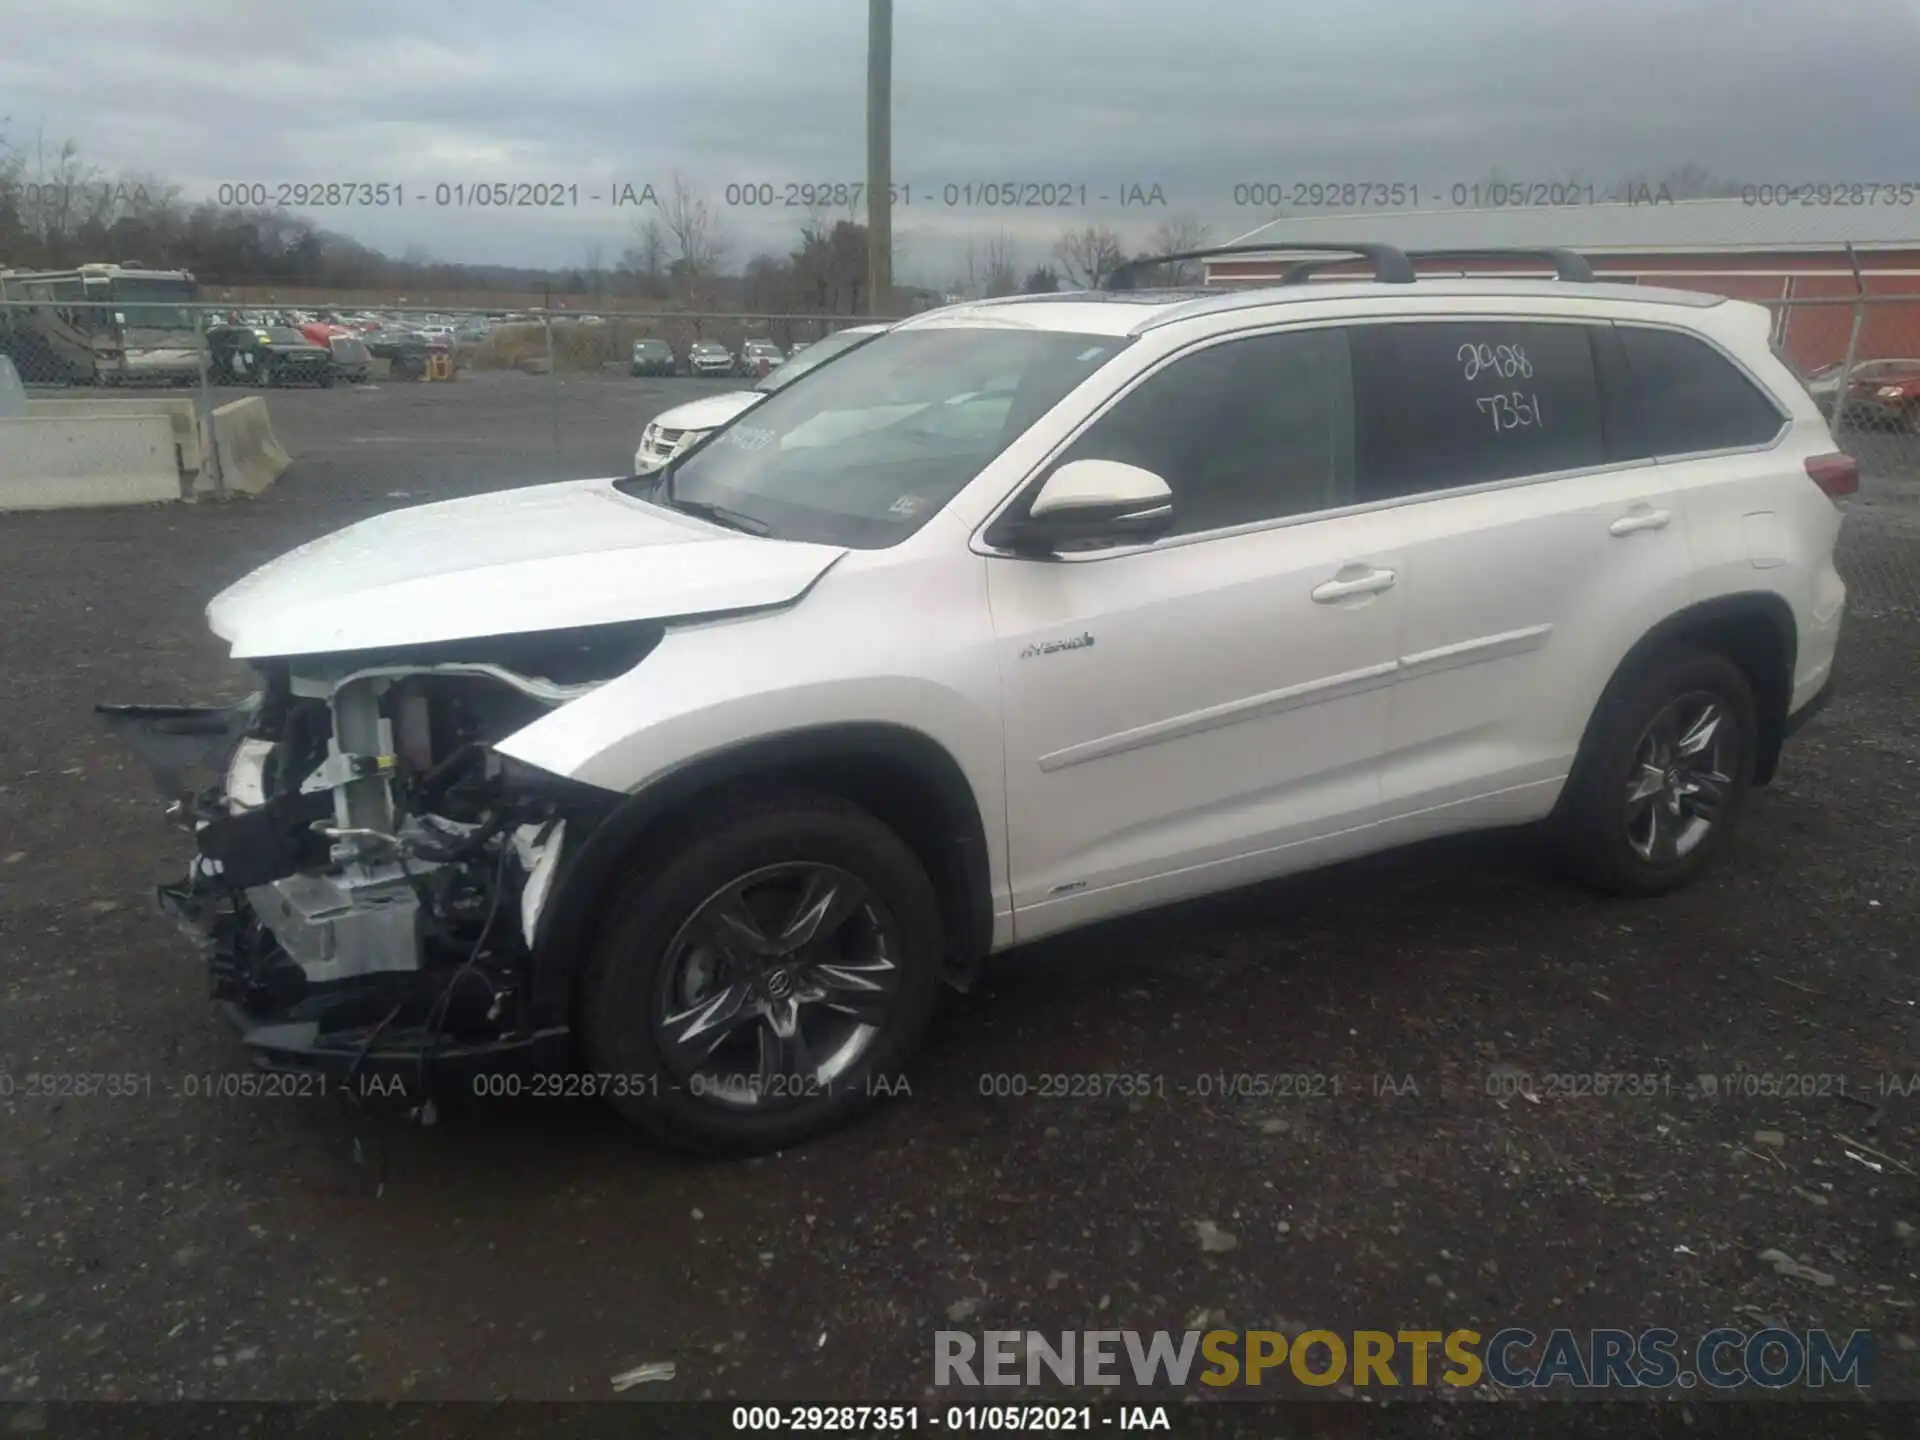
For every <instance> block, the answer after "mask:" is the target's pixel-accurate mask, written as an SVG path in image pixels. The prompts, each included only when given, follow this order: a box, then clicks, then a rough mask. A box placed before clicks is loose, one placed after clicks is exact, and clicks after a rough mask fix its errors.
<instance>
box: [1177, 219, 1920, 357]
mask: <svg viewBox="0 0 1920 1440" xmlns="http://www.w3.org/2000/svg"><path fill="white" fill-rule="evenodd" d="M1881 193H1882V194H1885V193H1886V192H1885V191H1882V192H1881ZM1341 240H1348V241H1352V240H1374V241H1380V242H1382V243H1384V244H1388V245H1394V246H1398V247H1399V248H1400V249H1402V250H1469V249H1506V248H1518V249H1529V248H1538V247H1543V246H1564V247H1565V248H1567V249H1570V250H1577V251H1579V252H1580V253H1581V254H1582V255H1584V256H1586V257H1587V259H1588V261H1589V262H1590V263H1591V264H1592V266H1593V269H1594V273H1595V274H1596V275H1597V276H1599V278H1601V279H1603V280H1608V281H1616V282H1626V283H1630V284H1642V285H1663V286H1669V287H1672V288H1675V289H1681V290H1703V291H1707V292H1709V293H1712V294H1716V295H1726V296H1729V297H1731V298H1733V299H1738V300H1757V301H1761V302H1763V303H1766V304H1768V305H1769V306H1771V307H1772V308H1773V310H1774V315H1775V329H1774V334H1775V336H1776V338H1777V339H1778V340H1779V341H1780V343H1781V344H1782V345H1783V347H1784V348H1785V350H1786V352H1787V354H1788V355H1790V356H1791V357H1792V358H1793V360H1794V361H1795V362H1796V363H1797V364H1799V365H1800V366H1801V367H1803V368H1804V369H1806V370H1812V369H1817V368H1818V367H1819V366H1822V365H1826V364H1830V363H1831V362H1833V361H1835V360H1839V359H1841V358H1842V357H1843V356H1844V355H1845V354H1846V349H1847V337H1848V334H1849V333H1850V331H1851V329H1852V325H1853V310H1854V307H1853V306H1852V305H1851V304H1825V305H1813V304H1806V303H1803V302H1806V301H1812V300H1823V299H1824V300H1850V299H1852V297H1854V296H1855V295H1856V294H1858V293H1859V288H1860V287H1864V289H1865V292H1866V294H1867V295H1868V296H1878V295H1898V296H1905V297H1910V298H1909V299H1908V300H1906V301H1905V302H1904V303H1903V302H1901V301H1893V302H1882V303H1877V304H1869V305H1867V306H1866V309H1865V319H1864V321H1863V323H1862V326H1861V330H1860V346H1859V356H1858V358H1861V359H1876V358H1885V357H1894V356H1902V357H1904V356H1920V194H1916V195H1915V196H1914V197H1913V203H1911V204H1909V205H1905V206H1901V205H1898V204H1890V203H1882V204H1879V205H1858V206H1840V205H1829V206H1812V205H1794V206H1782V205H1761V204H1748V203H1745V202H1744V201H1741V200H1737V199H1735V200H1682V201H1673V202H1667V203H1659V204H1655V203H1645V202H1643V203H1639V204H1624V203H1616V204H1604V205H1568V206H1561V207H1544V206H1543V207H1530V208H1524V209H1523V208H1519V207H1511V208H1506V209H1499V210H1465V209H1462V210H1424V211H1414V210H1408V211H1398V212H1386V213H1380V214H1371V215H1354V214H1339V215H1311V216H1290V217H1286V218H1283V219H1279V220H1273V221H1270V222H1268V223H1267V224H1265V225H1262V226H1260V227H1259V228H1257V229H1254V230H1250V231H1248V232H1247V233H1246V234H1244V235H1241V236H1238V237H1237V238H1236V239H1235V240H1234V241H1232V242H1231V243H1233V244H1241V245H1255V244H1260V243H1262V242H1272V243H1274V244H1284V245H1287V246H1290V247H1291V246H1301V247H1309V248H1310V247H1311V246H1312V245H1313V244H1314V243H1315V242H1316V241H1319V242H1321V243H1332V242H1337V241H1341ZM1849 246H1850V247H1851V255H1849ZM1292 258H1297V257H1292ZM1290 263H1292V259H1291V258H1288V257H1279V258H1275V259H1271V260H1269V259H1264V258H1261V257H1258V256H1255V257H1252V258H1249V259H1246V260H1237V259H1222V260H1218V261H1212V262H1209V263H1208V265H1207V282H1208V283H1209V284H1218V285H1233V284H1246V283H1249V282H1254V281H1272V280H1275V279H1277V278H1279V276H1280V274H1281V272H1282V271H1284V270H1285V269H1286V267H1287V266H1288V265H1289V264H1290ZM1855 264H1857V265H1858V267H1859V274H1860V286H1859V287H1857V286H1856V283H1855V278H1854V266H1855ZM1418 268H1419V269H1420V271H1421V273H1423V274H1435V275H1441V274H1446V275H1463V274H1474V275H1487V276H1516V277H1517V276H1532V275H1538V276H1550V275H1551V274H1552V273H1553V272H1552V270H1551V268H1550V267H1547V266H1544V265H1538V266H1536V265H1529V264H1527V263H1524V262H1514V261H1501V262H1450V263H1446V264H1429V263H1420V264H1419V265H1418ZM1365 273H1366V270H1365V267H1359V268H1353V267H1337V268H1336V267H1330V268H1329V269H1328V270H1326V271H1324V272H1322V273H1321V274H1320V275H1319V276H1317V277H1316V278H1324V279H1338V278H1341V277H1343V276H1353V275H1359V274H1365Z"/></svg>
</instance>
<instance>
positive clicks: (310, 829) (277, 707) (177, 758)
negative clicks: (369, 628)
mask: <svg viewBox="0 0 1920 1440" xmlns="http://www.w3.org/2000/svg"><path fill="white" fill-rule="evenodd" d="M629 638H630V639H631V638H638V639H639V641H640V650H639V653H644V650H645V649H646V648H650V645H649V644H648V642H647V637H645V636H639V637H629ZM519 658H522V659H523V663H524V661H525V660H527V659H531V660H534V662H535V663H536V664H537V665H538V668H539V669H540V670H544V671H547V672H549V674H539V673H533V666H532V665H527V666H526V668H520V667H518V666H511V667H510V666H509V665H506V664H502V663H496V662H493V661H487V660H476V659H472V658H467V657H465V656H458V655H454V656H447V655H440V656H425V655H421V656H407V657H389V656H380V657H368V656H364V655H362V656H357V657H315V658H313V659H303V660H298V661H294V662H269V663H264V664H260V665H258V666H257V667H256V668H257V670H258V671H259V673H260V675H261V678H262V680H263V682H264V687H263V688H262V689H261V690H260V691H259V692H258V693H257V694H255V695H254V696H252V697H250V698H249V699H248V700H247V701H244V702H242V703H241V704H240V705H237V706H232V707H227V708H225V709H187V708H179V707H152V706H102V707H100V708H101V710H102V712H103V713H104V714H105V715H106V716H107V718H108V720H109V722H110V723H112V724H114V725H115V726H116V727H117V728H120V729H122V730H123V731H124V732H125V734H126V738H127V739H128V741H129V743H130V744H131V745H132V746H133V748H134V749H135V750H136V751H138V752H139V753H140V754H141V755H142V757H143V758H144V759H146V760H147V761H148V764H149V767H150V768H151V769H152V770H153V771H154V773H155V775H156V777H157V778H159V780H160V781H161V784H162V787H163V789H166V790H167V791H169V792H170V795H171V796H172V798H173V800H174V804H173V806H172V808H171V810H170V812H169V813H170V814H171V815H172V816H173V818H174V819H175V820H176V821H177V822H179V823H180V824H181V825H182V827H183V828H186V829H189V830H191V832H192V833H193V835H194V838H195V843H196V851H197V853H196V854H195V855H194V857H193V859H192V861H191V863H190V865H189V869H188V876H187V879H186V880H185V882H183V883H181V884H176V885H168V886H162V887H161V889H160V899H161V903H162V905H163V906H164V907H165V908H166V909H167V910H168V911H170V912H171V913H172V914H174V915H175V916H176V917H177V918H179V919H180V920H182V921H184V922H187V923H188V924H189V925H190V927H191V928H192V929H194V930H195V931H197V932H199V933H200V934H201V935H202V936H204V937H205V938H206V939H207V942H208V948H209V966H210V972H211V980H212V989H213V993H214V997H215V998H216V999H218V1000H220V1001H222V1002H225V1003H226V1004H227V1005H228V1006H229V1007H230V1009H231V1010H232V1011H233V1012H234V1018H235V1019H236V1020H237V1021H238V1022H239V1023H240V1025H241V1028H242V1029H243V1031H245V1032H246V1036H247V1039H248V1041H249V1043H250V1044H253V1045H254V1046H255V1047H256V1049H257V1050H258V1051H262V1052H266V1054H265V1056H264V1058H267V1059H269V1060H272V1061H279V1062H289V1061H290V1062H292V1063H311V1062H314V1061H324V1060H326V1059H328V1058H334V1059H338V1058H340V1057H341V1056H343V1055H344V1056H351V1057H354V1063H355V1064H356V1065H358V1064H359V1063H360V1062H361V1061H364V1060H366V1059H367V1058H369V1057H371V1056H374V1055H376V1053H377V1054H378V1055H379V1056H382V1057H385V1058H386V1059H387V1060H389V1061H391V1060H393V1059H394V1058H396V1057H399V1058H414V1059H417V1060H418V1063H419V1064H420V1065H421V1067H422V1068H424V1066H425V1065H426V1063H427V1062H428V1061H429V1060H434V1061H435V1062H440V1061H445V1060H449V1059H457V1058H459V1057H460V1056H462V1055H463V1054H466V1053H467V1052H469V1051H486V1050H489V1049H498V1048H499V1047H501V1046H503V1045H505V1046H513V1045H522V1044H528V1043H533V1042H537V1041H539V1040H541V1039H543V1038H548V1039H550V1038H553V1037H555V1036H556V1035H558V1036H562V1037H563V1036H564V1027H563V1025H559V1024H555V1023H554V1017H552V1016H548V1015H542V1014H539V1013H537V1007H536V1006H535V1005H534V1003H533V996H532V989H533V987H532V984H531V979H532V959H533V952H534V945H535V937H536V933H537V932H536V925H537V921H538V918H539V914H540V911H541V907H542V905H543V904H544V902H545V900H546V897H547V895H548V894H549V893H550V889H551V886H552V882H553V879H554V875H555V872H556V868H557V867H558V865H559V862H560V859H561V856H562V854H563V852H564V851H565V849H566V847H567V844H568V840H569V828H570V826H571V828H572V829H573V830H574V831H575V832H578V831H579V830H580V828H581V827H582V826H583V825H585V826H590V825H591V824H592V823H593V819H594V818H595V817H594V815H593V814H592V813H591V812H592V810H593V808H594V807H592V806H588V807H587V808H586V810H584V811H583V810H582V809H581V807H580V806H578V805H577V804H570V803H569V797H568V795H567V794H566V793H565V791H564V788H563V787H564V782H561V784H560V785H558V786H556V785H553V784H546V783H543V782H545V781H552V780H554V777H550V776H545V775H544V774H543V772H538V771H533V770H530V769H529V767H525V766H520V765H517V764H516V763H515V762H514V761H511V760H509V759H506V758H505V757H503V756H501V755H499V754H497V753H496V752H495V751H494V750H493V749H492V746H493V745H494V744H496V743H497V742H499V741H501V740H503V739H505V738H506V737H507V736H509V735H512V734H514V733H515V732H516V731H519V730H521V729H523V728H525V727H526V726H527V725H529V724H531V723H533V722H534V721H536V720H538V719H539V718H540V717H541V716H543V715H545V714H547V713H548V712H550V711H551V710H553V709H555V708H557V707H559V706H562V705H565V704H566V703H568V702H569V701H570V700H572V699H575V698H578V697H579V696H581V695H584V694H586V693H588V692H589V691H591V690H593V689H595V688H596V687H597V686H598V685H599V684H601V683H603V681H604V680H605V679H606V678H609V677H610V675H611V674H615V673H620V672H621V671H624V670H625V669H627V668H630V667H631V665H632V664H633V663H637V658H638V656H637V654H636V653H634V651H633V647H632V646H631V644H628V645H617V646H612V647H609V646H606V645H604V644H596V645H593V646H587V647H580V646H575V647H563V648H560V649H558V650H554V651H552V652H550V653H547V654H544V655H539V656H535V657H519ZM549 675H551V676H553V677H555V678H549ZM196 770H200V771H207V772H209V773H208V774H205V775H200V776H193V777H192V778H190V776H191V772H194V771H196ZM196 780H197V781H199V782H202V783H195V781H196ZM205 782H210V783H205Z"/></svg>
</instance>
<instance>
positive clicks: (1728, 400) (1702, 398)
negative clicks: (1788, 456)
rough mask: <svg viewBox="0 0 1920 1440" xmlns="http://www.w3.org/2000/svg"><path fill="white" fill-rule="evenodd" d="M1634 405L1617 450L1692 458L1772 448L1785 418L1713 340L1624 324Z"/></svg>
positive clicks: (1625, 411)
mask: <svg viewBox="0 0 1920 1440" xmlns="http://www.w3.org/2000/svg"><path fill="white" fill-rule="evenodd" d="M1616 333H1617V334H1618V335H1619V337H1620V346H1621V351H1622V354H1623V356H1624V359H1625V368H1626V374H1625V376H1624V377H1623V379H1624V381H1625V384H1626V387H1627V403H1626V405H1625V406H1623V407H1621V420H1622V422H1623V425H1622V427H1621V429H1620V433H1619V434H1617V435H1616V436H1615V437H1614V439H1615V445H1616V453H1617V454H1619V455H1621V456H1626V457H1635V456H1645V455H1688V454H1695V453H1698V452H1700V451H1704V450H1732V449H1737V448H1740V447H1742V446H1747V445H1765V444H1766V443H1767V442H1768V441H1770V440H1772V439H1773V437H1774V436H1775V435H1777V434H1779V432H1780V426H1781V425H1782V424H1783V423H1784V421H1785V417H1784V416H1783V415H1781V413H1780V411H1779V410H1778V409H1777V408H1775V406H1774V403H1773V401H1772V400H1770V399H1768V398H1767V396H1766V394H1765V393H1764V392H1762V391H1761V389H1760V388H1759V387H1758V386H1757V385H1755V384H1754V383H1753V381H1751V380H1749V379H1748V378H1747V377H1746V376H1745V375H1744V374H1742V373H1741V372H1740V370H1739V369H1738V368H1737V367H1736V366H1735V365H1734V364H1733V362H1732V361H1730V360H1728V359H1727V358H1726V356H1724V355H1722V354H1721V353H1720V352H1719V351H1717V350H1715V349H1714V348H1713V347H1712V346H1711V345H1708V344H1707V343H1706V342H1705V341H1702V340H1697V339H1695V338H1694V337H1693V336H1691V335H1683V334H1680V333H1679V332H1678V331H1674V330H1650V329H1646V328H1644V327H1642V326H1635V325H1621V326H1618V327H1616Z"/></svg>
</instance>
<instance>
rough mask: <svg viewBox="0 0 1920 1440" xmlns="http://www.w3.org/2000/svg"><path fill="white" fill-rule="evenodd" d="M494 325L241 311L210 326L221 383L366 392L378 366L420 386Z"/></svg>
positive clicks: (439, 318)
mask: <svg viewBox="0 0 1920 1440" xmlns="http://www.w3.org/2000/svg"><path fill="white" fill-rule="evenodd" d="M495 323H496V321H495V319H494V318H493V317H487V318H484V319H483V318H480V317H475V316H448V315H400V314H379V313H373V312H359V313H344V312H340V311H332V310H321V311H309V310H253V309H235V310H230V311H227V312H226V313H225V314H221V313H219V312H217V311H215V312H209V313H208V315H207V318H206V331H207V340H208V347H209V353H210V364H211V367H212V370H213V375H214V378H215V380H216V381H219V382H221V383H225V384H237V385H247V384H254V385H278V384H297V383H308V384H315V385H332V384H335V383H340V382H344V383H347V384H362V383H364V382H365V381H366V380H368V379H369V378H370V377H371V375H372V373H373V362H374V361H375V360H385V361H387V362H389V373H390V374H391V375H392V376H393V377H394V378H395V379H402V380H406V379H419V378H420V377H421V376H423V375H425V374H426V373H427V361H428V359H429V358H430V357H431V356H433V355H435V354H449V353H451V351H452V350H453V347H454V346H455V345H470V344H478V343H479V342H480V341H482V340H484V339H486V337H487V335H488V334H489V333H490V332H491V330H492V327H493V325H494V324H495Z"/></svg>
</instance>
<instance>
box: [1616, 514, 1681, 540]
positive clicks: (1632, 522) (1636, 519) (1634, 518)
mask: <svg viewBox="0 0 1920 1440" xmlns="http://www.w3.org/2000/svg"><path fill="white" fill-rule="evenodd" d="M1671 519H1673V512H1672V511H1671V510H1635V511H1633V512H1632V513H1631V514H1628V515H1622V516H1621V517H1620V518H1619V519H1618V520H1616V521H1614V522H1613V524H1611V525H1609V526H1608V527H1607V533H1608V534H1609V535H1631V534H1633V533H1634V532H1635V531H1638V530H1664V529H1666V528H1667V522H1668V521H1669V520H1671Z"/></svg>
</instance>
